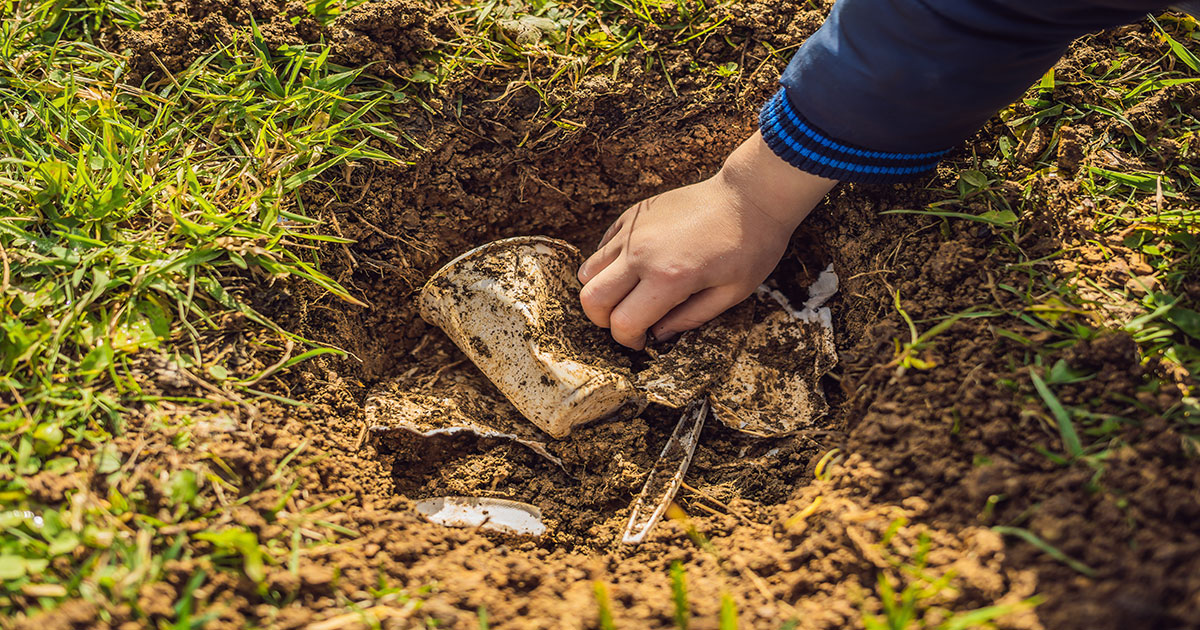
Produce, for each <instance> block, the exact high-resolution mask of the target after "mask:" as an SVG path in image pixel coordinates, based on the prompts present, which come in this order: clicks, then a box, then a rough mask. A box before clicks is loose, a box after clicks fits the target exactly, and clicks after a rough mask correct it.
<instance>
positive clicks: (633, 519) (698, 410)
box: [621, 399, 708, 545]
mask: <svg viewBox="0 0 1200 630" xmlns="http://www.w3.org/2000/svg"><path fill="white" fill-rule="evenodd" d="M706 416H708V402H707V401H705V400H703V399H701V400H697V401H694V402H692V403H691V404H690V405H688V407H687V409H685V410H684V412H683V415H682V416H681V417H680V418H679V422H678V424H676V425H675V430H674V431H673V432H672V433H671V437H670V439H668V440H667V444H666V446H664V447H663V450H662V454H661V455H659V456H658V461H657V462H655V464H654V468H653V469H651V470H650V475H649V477H647V478H646V483H645V485H643V486H642V491H641V492H639V493H638V497H637V500H636V501H634V504H633V510H632V512H631V513H630V515H629V524H628V525H626V526H625V532H624V533H623V534H621V542H622V543H624V544H627V545H631V544H638V543H640V542H642V541H643V540H645V539H646V536H647V535H648V534H649V533H650V530H651V529H653V528H654V525H655V524H657V523H658V521H659V519H661V518H662V515H663V513H665V512H666V511H667V506H669V505H670V504H671V500H672V499H674V498H675V493H676V492H678V491H679V485H680V484H681V483H683V477H684V475H686V474H687V469H688V465H689V464H691V463H692V456H693V455H695V453H696V444H697V443H698V442H699V441H700V431H701V430H702V429H703V428H704V418H705V417H706Z"/></svg>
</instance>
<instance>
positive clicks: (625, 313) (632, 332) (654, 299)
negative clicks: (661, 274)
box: [609, 280, 691, 350]
mask: <svg viewBox="0 0 1200 630" xmlns="http://www.w3.org/2000/svg"><path fill="white" fill-rule="evenodd" d="M690 295H691V291H690V290H689V289H686V288H684V287H683V285H680V284H678V283H674V284H664V283H657V282H653V281H646V280H643V281H642V282H640V283H638V285H637V286H636V287H634V288H633V290H632V291H630V292H629V294H628V295H626V296H625V299H623V300H621V303H620V304H618V305H617V306H616V307H615V308H614V309H612V312H611V314H610V315H609V324H610V326H609V327H610V328H611V329H612V336H613V339H615V340H617V343H619V344H621V345H623V346H627V347H630V348H633V349H634V350H641V349H642V348H644V347H646V330H647V329H649V328H650V327H651V326H653V325H654V324H655V323H656V322H657V321H658V320H660V319H662V317H663V316H664V315H666V314H667V313H669V312H670V311H671V309H673V308H675V306H676V305H678V304H679V303H680V302H683V301H684V300H686V299H687V298H688V297H689V296H690Z"/></svg>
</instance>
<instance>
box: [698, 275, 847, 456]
mask: <svg viewBox="0 0 1200 630" xmlns="http://www.w3.org/2000/svg"><path fill="white" fill-rule="evenodd" d="M837 284H838V280H837V275H835V274H834V272H833V268H832V265H831V266H830V267H828V268H826V269H825V271H823V272H822V273H821V275H820V277H819V278H818V279H817V281H816V282H814V283H813V285H812V286H811V287H810V288H809V296H810V297H809V299H808V300H807V301H806V302H805V304H804V307H803V308H802V309H800V310H796V309H795V308H793V307H792V306H791V304H789V303H788V300H787V298H786V297H784V296H783V294H781V293H779V292H778V291H775V290H772V289H768V288H766V287H759V289H758V291H757V292H756V296H755V297H756V299H755V302H756V308H755V313H754V324H753V326H751V328H750V332H749V333H748V334H747V336H746V340H745V342H744V343H743V345H742V347H741V350H740V352H738V354H737V358H736V359H735V360H734V361H733V365H732V366H731V367H730V368H729V371H728V373H727V374H726V376H725V378H723V379H721V380H720V381H719V382H718V383H717V384H716V385H715V386H714V387H713V388H712V389H711V390H710V391H709V402H710V403H711V404H712V409H713V415H714V416H715V417H716V418H717V419H718V420H720V421H721V422H722V423H724V424H725V425H726V426H728V427H730V428H732V429H736V430H738V431H742V432H744V433H748V434H751V435H756V436H761V437H777V436H780V435H785V434H788V433H792V432H795V431H798V430H802V429H806V428H809V427H811V426H812V425H813V423H814V421H815V420H816V419H818V418H820V417H821V416H822V415H824V414H825V413H826V412H827V411H828V410H829V405H828V403H827V402H826V401H825V395H824V392H822V391H821V387H820V379H821V377H822V376H824V375H825V374H827V373H828V372H829V371H830V370H831V369H833V367H834V365H836V364H837V349H836V348H835V346H834V342H833V324H832V318H831V314H830V312H829V309H828V308H826V307H824V306H823V304H824V303H825V301H826V300H827V299H828V298H829V297H830V296H832V295H833V294H834V293H836V292H837Z"/></svg>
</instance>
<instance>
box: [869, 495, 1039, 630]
mask: <svg viewBox="0 0 1200 630" xmlns="http://www.w3.org/2000/svg"><path fill="white" fill-rule="evenodd" d="M905 525H907V520H906V519H903V518H901V519H898V520H896V521H893V522H892V524H891V526H889V527H888V529H887V531H886V532H884V534H883V536H882V538H881V540H880V542H879V544H878V545H877V549H878V550H879V551H880V552H881V555H882V557H883V558H884V560H885V561H886V562H887V563H888V564H889V565H891V569H890V570H886V571H881V572H880V573H879V574H878V576H877V579H876V583H875V591H874V593H873V595H874V597H875V599H876V600H877V602H878V607H879V610H878V611H877V612H872V611H870V610H868V608H867V603H866V601H865V600H864V602H863V604H862V608H863V610H862V620H863V627H864V628H866V630H910V629H917V628H921V629H925V628H928V629H930V630H967V629H968V628H988V627H994V624H993V622H994V621H996V620H998V619H1000V618H1001V617H1004V616H1006V615H1009V614H1011V613H1013V612H1014V611H1017V610H1019V609H1022V608H1028V607H1032V606H1036V605H1037V604H1038V603H1039V602H1040V599H1039V598H1036V597H1035V598H1030V599H1027V600H1025V601H1022V602H1020V603H1017V604H1010V605H997V606H985V607H982V608H977V609H975V610H967V611H954V610H950V609H947V608H945V603H946V594H947V593H950V592H954V591H956V590H957V588H956V587H955V586H954V580H955V573H954V571H947V572H945V573H942V574H940V575H939V574H937V573H935V572H933V571H931V570H930V569H929V566H928V559H929V553H930V552H931V551H932V550H933V545H932V542H931V539H930V537H929V534H928V533H926V532H921V533H920V534H919V535H918V538H917V544H916V546H915V548H914V549H912V550H911V552H910V553H905V552H903V551H901V548H900V546H898V545H896V544H895V543H894V540H893V539H894V537H895V535H896V534H897V533H898V532H899V531H900V529H901V528H902V527H904V526H905Z"/></svg>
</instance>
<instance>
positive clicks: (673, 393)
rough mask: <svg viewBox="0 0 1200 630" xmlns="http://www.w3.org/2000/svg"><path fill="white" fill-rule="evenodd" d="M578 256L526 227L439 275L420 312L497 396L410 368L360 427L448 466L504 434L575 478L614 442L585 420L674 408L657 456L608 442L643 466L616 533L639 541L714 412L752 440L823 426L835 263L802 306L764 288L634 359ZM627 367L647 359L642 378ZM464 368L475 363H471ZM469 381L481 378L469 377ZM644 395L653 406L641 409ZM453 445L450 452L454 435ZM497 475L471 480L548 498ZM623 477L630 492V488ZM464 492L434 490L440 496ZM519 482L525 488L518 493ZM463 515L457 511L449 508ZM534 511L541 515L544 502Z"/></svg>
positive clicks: (408, 453)
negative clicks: (591, 305) (524, 232)
mask: <svg viewBox="0 0 1200 630" xmlns="http://www.w3.org/2000/svg"><path fill="white" fill-rule="evenodd" d="M581 260H582V256H581V255H580V254H579V251H578V250H577V249H575V248H574V247H572V246H571V245H569V244H567V243H564V242H562V241H557V240H554V239H549V238H544V237H519V238H510V239H504V240H501V241H496V242H493V243H489V244H487V245H483V246H481V247H477V248H475V249H472V250H471V251H469V252H467V253H465V254H463V255H461V256H459V257H458V258H455V259H454V260H452V261H451V262H450V263H448V264H447V265H446V266H444V267H443V268H442V269H441V270H439V271H438V272H437V273H435V274H434V275H433V277H432V278H431V279H430V280H429V282H428V283H426V285H425V287H424V289H423V290H422V292H421V297H420V310H421V316H422V317H423V318H424V319H425V320H426V321H428V322H430V323H432V324H435V325H436V326H437V327H439V328H441V329H442V330H443V331H444V332H445V333H446V336H447V337H448V338H449V339H450V341H452V342H453V343H454V344H455V345H456V346H457V347H458V348H459V349H460V350H461V351H462V352H463V353H464V354H465V355H466V356H467V358H468V359H470V362H471V363H472V364H474V366H475V367H477V368H478V372H481V373H482V376H484V377H486V378H487V379H488V380H489V381H490V382H491V384H492V385H494V386H495V389H496V390H499V393H500V394H502V395H503V397H504V399H501V398H500V397H499V396H496V395H491V396H489V395H488V394H487V393H486V392H485V391H483V390H491V388H490V387H488V386H487V385H486V384H485V383H484V384H482V385H477V386H471V385H468V384H465V383H468V382H470V381H472V377H471V376H469V375H468V374H466V372H459V373H452V378H453V379H454V382H455V387H460V388H462V387H465V388H467V389H468V390H469V393H470V394H471V395H470V396H457V395H456V396H455V397H449V398H448V397H444V396H434V395H430V394H426V393H422V392H423V391H427V390H428V389H429V385H430V383H433V382H436V381H437V380H438V379H439V378H440V377H441V375H442V369H439V370H438V372H437V373H435V374H434V375H433V376H432V377H431V378H428V379H427V380H426V381H425V383H424V385H422V386H415V387H414V385H413V379H412V378H411V377H412V373H411V371H410V373H409V374H406V375H405V376H404V377H401V378H400V379H398V380H397V381H393V382H391V383H390V384H388V385H385V386H383V387H382V388H378V389H376V390H375V391H373V392H372V394H371V396H370V397H369V398H368V401H367V405H366V408H365V410H364V411H365V414H366V420H367V426H368V429H367V431H368V432H369V434H370V436H371V437H372V438H373V439H374V440H375V443H376V444H377V445H378V444H380V443H386V441H387V440H403V441H406V444H407V445H406V446H404V447H403V448H402V449H396V450H398V451H400V452H402V453H403V455H402V456H401V459H400V460H403V461H405V462H408V464H409V465H410V464H411V463H413V462H415V461H417V460H423V461H429V460H433V461H441V460H442V457H441V453H446V452H448V450H447V449H449V450H450V451H453V450H455V449H457V450H461V449H462V448H464V447H466V448H468V449H469V448H470V446H471V445H472V444H477V443H479V442H480V441H483V442H495V441H499V442H511V443H515V444H519V445H521V446H523V447H525V448H527V449H529V450H530V451H532V452H533V453H536V454H537V455H538V456H540V457H541V458H543V459H545V460H547V461H550V462H553V463H554V464H556V465H557V467H558V468H559V469H561V470H562V471H563V472H565V473H567V477H565V478H564V479H567V480H571V481H569V483H571V484H572V485H574V484H576V483H579V480H580V479H582V477H579V476H578V475H580V474H586V475H592V476H594V475H595V472H594V471H595V468H594V466H595V464H596V463H597V462H596V461H594V460H592V462H591V464H589V463H588V461H586V460H581V459H580V458H579V455H580V449H591V450H593V451H595V450H596V449H599V452H600V453H601V454H603V453H605V452H607V451H608V449H615V446H613V445H612V443H610V442H607V441H604V442H594V441H587V440H588V439H589V438H585V437H580V436H579V435H578V434H579V429H580V428H581V427H583V426H584V425H589V426H588V428H587V429H586V430H584V431H583V435H588V436H595V435H603V432H601V433H596V432H595V431H594V430H593V429H592V427H591V426H590V425H593V424H596V423H597V422H598V421H606V422H618V421H627V422H629V421H635V420H636V422H637V423H641V426H646V423H647V422H652V423H654V424H655V425H661V424H662V420H663V416H662V412H663V411H666V410H670V409H676V410H679V413H681V416H680V417H679V419H678V422H677V424H676V426H675V428H674V431H673V432H672V434H671V436H670V437H669V438H668V440H667V442H666V445H665V446H664V447H663V448H662V451H661V454H660V455H659V456H658V458H657V460H649V461H647V460H646V459H645V458H646V456H647V455H648V453H646V451H647V450H648V448H647V446H648V444H646V443H645V442H642V443H640V444H641V445H640V446H638V447H637V448H636V449H635V451H636V452H630V451H628V450H626V451H618V450H612V452H611V457H612V458H615V459H613V460H612V461H613V462H614V464H615V466H616V468H615V469H619V470H621V471H628V470H630V468H629V465H630V460H629V457H631V456H633V457H636V458H637V459H638V461H639V462H642V463H639V464H638V465H637V468H635V469H633V470H634V471H635V473H634V474H636V475H637V476H635V477H632V478H629V479H630V481H632V482H633V483H640V484H641V490H640V492H638V494H637V496H636V498H635V499H634V502H633V504H632V505H631V508H630V512H631V513H630V517H629V521H628V523H627V525H626V527H625V529H624V531H623V533H622V534H621V536H620V540H621V541H622V542H624V543H629V544H636V543H640V542H642V541H643V540H645V538H646V536H647V535H648V534H649V533H650V531H651V530H652V529H653V527H654V525H655V524H656V523H657V522H658V521H659V519H660V518H661V517H662V514H663V513H664V511H665V509H666V508H667V506H668V505H670V503H671V501H672V500H673V499H674V496H675V494H676V492H677V491H678V489H679V487H680V485H681V484H682V482H683V480H684V476H685V474H686V473H687V470H688V467H689V464H690V463H691V460H692V457H693V454H694V453H695V452H696V448H697V445H698V443H699V441H700V433H701V431H702V429H703V426H704V422H705V419H706V418H707V416H708V414H709V413H711V414H712V415H713V417H714V418H715V419H716V420H718V421H720V422H721V423H722V424H724V425H725V426H727V427H729V428H731V429H733V430H735V431H737V432H738V433H740V434H742V435H744V436H746V437H747V438H749V439H755V438H764V439H766V438H779V437H784V436H788V435H793V434H796V433H797V432H800V431H805V430H810V429H814V428H817V429H819V428H823V427H821V426H819V420H820V418H821V417H822V416H824V415H825V414H826V412H827V411H828V404H827V402H826V401H825V397H824V393H823V391H822V388H821V384H820V379H821V378H822V377H823V376H824V375H825V374H827V373H828V372H829V371H830V370H831V369H832V368H833V367H834V365H835V364H836V363H837V354H836V351H835V346H834V340H833V329H832V325H831V314H830V311H829V309H828V308H827V307H825V306H824V303H825V301H826V300H828V298H829V297H830V296H832V295H833V294H834V293H836V291H837V285H838V280H837V276H836V275H835V274H834V272H833V270H832V266H831V267H829V268H827V269H825V271H823V272H822V273H821V274H820V276H819V277H818V278H817V280H816V281H815V282H813V283H812V285H811V286H809V287H808V299H807V300H806V301H805V302H804V304H803V305H802V307H801V308H800V309H796V308H794V307H793V306H792V305H791V304H790V303H789V301H788V300H787V298H786V297H785V296H784V295H783V294H781V293H780V292H779V291H777V290H774V289H770V288H768V287H766V286H763V287H760V288H759V289H758V291H756V292H755V294H754V295H753V296H752V297H751V298H750V299H748V300H746V301H745V302H743V303H742V304H740V305H738V306H736V307H734V308H732V309H730V310H729V311H727V312H726V313H724V314H723V315H721V316H720V317H718V318H717V319H715V320H713V321H712V322H710V323H709V324H707V325H705V326H703V327H701V328H699V329H697V330H693V331H689V332H687V333H684V334H682V335H680V336H679V338H678V339H677V340H675V341H674V342H672V343H669V344H664V345H661V346H658V347H656V348H654V347H652V348H650V349H649V350H648V351H647V352H646V354H645V355H644V356H643V355H639V356H638V357H637V358H636V359H633V358H631V356H630V355H629V354H628V353H627V352H626V351H624V350H623V349H622V348H620V347H619V346H617V344H616V343H615V342H614V341H613V340H612V339H611V338H609V336H608V333H607V331H605V330H603V329H600V328H598V327H596V326H593V325H592V324H591V323H590V322H588V321H587V319H586V317H585V316H584V314H583V312H582V309H581V308H580V307H579V301H578V292H579V289H580V286H579V282H578V280H577V279H576V277H575V271H576V269H577V268H578V266H579V263H580V262H581ZM435 347H436V344H435ZM635 364H636V365H638V366H640V368H641V369H640V370H639V371H637V372H636V373H635V370H634V369H633V365H635ZM466 369H467V370H468V371H471V372H474V370H473V369H471V368H470V366H469V365H468V366H467V368H466ZM476 374H477V373H476ZM474 382H478V383H482V380H479V379H478V377H474ZM481 388H482V389H481ZM510 403H511V404H510ZM648 404H653V405H654V407H653V409H651V410H647V409H646V407H647V405H648ZM655 410H657V411H655ZM643 411H646V413H645V414H643ZM526 421H528V422H526ZM631 426H635V425H631ZM535 427H536V428H535ZM664 428H665V427H664ZM573 432H574V433H576V434H577V435H574V436H572V433H573ZM659 435H661V433H660V434H659ZM592 439H593V440H594V438H592ZM602 439H603V438H602ZM471 440H474V442H472V441H471ZM454 441H458V445H457V446H454V445H452V444H450V443H451V442H454ZM439 446H440V447H442V448H441V449H440V450H439V448H438V447H439ZM742 450H743V452H744V451H745V449H744V448H743V449H742ZM776 452H778V449H776ZM568 456H570V457H568ZM568 459H570V461H566V460H568ZM400 460H398V461H400ZM491 461H492V462H493V463H480V464H477V465H476V464H472V465H471V466H473V467H472V468H471V469H470V470H471V473H470V474H471V475H473V476H477V477H479V478H481V479H482V478H484V477H487V476H489V472H488V471H491V470H493V469H494V468H495V466H496V465H497V464H499V465H501V466H508V464H507V461H506V460H504V459H501V460H491ZM494 474H495V475H500V476H499V477H494V476H493V481H492V482H491V483H490V485H488V486H474V487H479V488H480V489H483V488H485V487H486V488H487V489H486V490H484V492H486V493H489V494H493V495H495V494H502V495H507V496H519V497H520V498H525V499H533V498H535V497H538V496H541V495H539V494H538V491H537V490H534V489H533V488H530V487H529V486H528V485H525V486H510V487H509V489H508V490H501V489H497V487H496V481H495V479H506V478H508V474H509V473H507V472H502V471H496V472H495V473H494ZM531 474H533V475H534V476H532V477H526V479H529V480H531V481H533V480H536V483H537V484H538V487H541V486H540V484H543V483H547V482H549V480H548V479H545V480H543V479H542V478H539V477H538V475H542V476H544V475H545V472H541V473H531ZM621 474H625V473H624V472H622V473H621ZM627 478H628V477H627ZM526 483H527V484H528V482H526ZM625 487H628V488H629V491H632V490H633V488H636V487H637V486H634V485H629V486H625ZM472 488H473V487H472V486H469V485H468V486H466V487H453V486H451V487H445V486H443V489H442V490H441V492H438V490H437V488H429V490H430V491H433V492H438V493H439V494H440V493H443V492H446V491H450V492H452V493H458V492H461V491H462V490H468V491H471V490H472ZM513 488H526V490H518V491H517V492H515V493H514V491H513ZM581 488H582V486H581ZM626 496H628V495H626ZM448 500H449V499H447V498H444V497H443V498H441V499H431V500H429V501H442V503H439V504H436V505H438V506H440V507H438V510H443V509H447V510H449V509H450V508H446V507H445V505H446V504H445V502H446V501H448ZM536 500H537V501H538V503H540V504H543V505H545V504H544V503H543V502H542V499H540V498H539V499H536ZM454 501H457V502H458V503H454V504H453V505H454V506H458V505H460V504H461V505H468V506H469V507H471V509H473V510H477V511H478V510H482V509H483V508H481V507H480V505H481V504H480V503H479V502H481V501H482V502H497V503H495V504H496V505H507V506H509V507H510V508H511V507H512V505H521V506H524V505H525V504H521V503H516V504H514V503H513V502H511V501H507V500H503V499H485V498H471V499H467V498H458V499H454ZM464 501H465V502H468V503H462V502H464ZM471 501H474V502H475V503H469V502H471ZM424 504H425V503H424V502H423V503H422V505H424ZM433 505H434V504H433V503H430V504H428V506H427V507H428V509H432V507H430V506H433ZM488 505H492V503H488ZM528 507H532V506H528ZM466 509H467V508H459V507H454V508H453V510H451V512H453V511H454V510H459V511H462V510H466ZM514 509H515V508H514ZM533 509H535V510H536V508H533ZM423 513H424V512H423ZM448 513H449V512H448ZM454 513H455V514H457V513H458V512H454ZM470 513H471V514H475V512H470ZM506 514H507V513H506ZM537 515H538V522H539V525H540V515H541V513H540V511H539V512H537ZM462 518H463V519H466V521H470V518H474V517H470V518H468V517H467V516H463V517H462ZM431 520H434V521H435V522H442V521H439V520H436V519H433V518H431ZM443 520H445V519H443ZM466 521H464V522H466ZM480 522H483V521H480ZM462 526H473V525H462ZM485 529H489V528H486V527H485Z"/></svg>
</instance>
